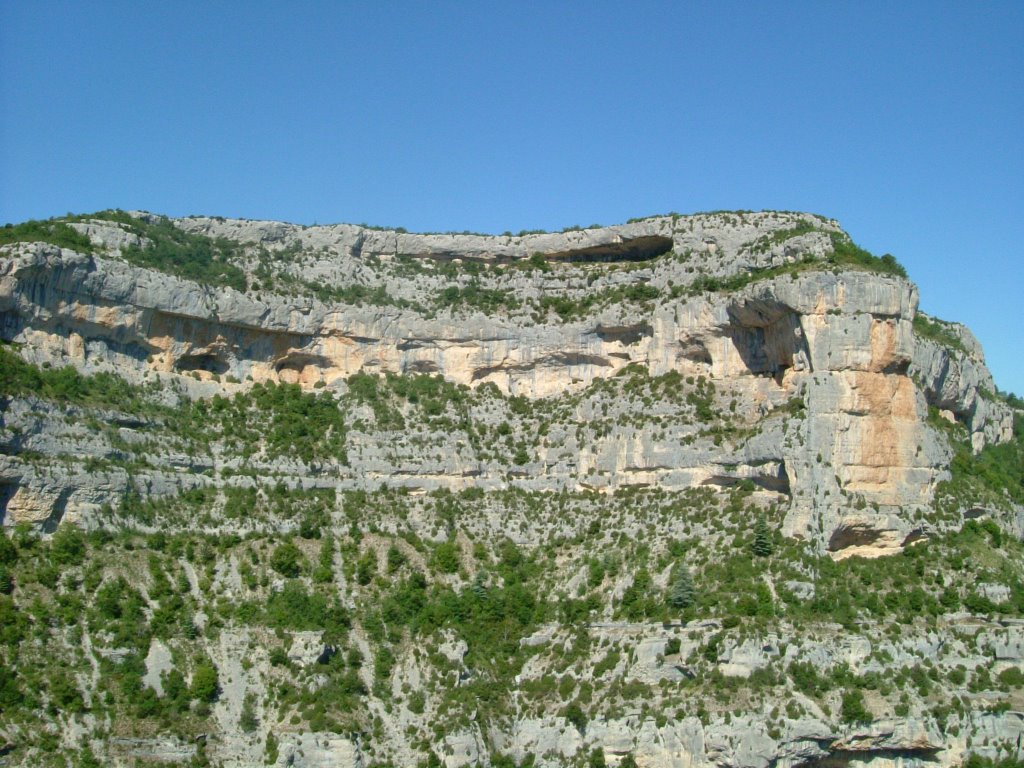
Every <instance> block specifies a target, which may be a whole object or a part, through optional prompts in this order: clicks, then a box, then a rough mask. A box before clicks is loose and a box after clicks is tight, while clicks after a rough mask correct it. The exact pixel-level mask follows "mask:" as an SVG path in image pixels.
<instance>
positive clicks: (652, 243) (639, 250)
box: [544, 235, 673, 264]
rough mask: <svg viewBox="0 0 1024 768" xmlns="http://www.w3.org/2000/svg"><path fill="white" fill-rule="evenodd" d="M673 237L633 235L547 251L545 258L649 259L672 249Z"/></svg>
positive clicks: (577, 261) (580, 261) (582, 260)
mask: <svg viewBox="0 0 1024 768" xmlns="http://www.w3.org/2000/svg"><path fill="white" fill-rule="evenodd" d="M672 244H673V243H672V238H671V237H664V236H662V235H648V236H645V237H631V238H629V239H628V240H620V241H619V242H616V243H604V244H602V245H591V246H588V247H586V248H574V249H572V250H568V251H556V252H554V253H545V254H544V260H545V261H549V262H568V263H570V264H587V263H597V262H606V263H612V262H617V261H648V260H650V259H653V258H656V257H658V256H661V255H663V254H666V253H668V252H669V251H671V250H672Z"/></svg>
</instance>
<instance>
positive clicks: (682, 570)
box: [668, 564, 697, 610]
mask: <svg viewBox="0 0 1024 768" xmlns="http://www.w3.org/2000/svg"><path fill="white" fill-rule="evenodd" d="M696 601H697V590H696V589H695V588H694V586H693V578H691V576H690V569H689V568H687V567H686V566H685V565H682V564H680V565H677V566H676V569H675V574H674V575H673V578H672V587H671V590H670V591H669V597H668V602H669V604H670V605H671V606H672V607H673V608H678V609H679V610H685V609H686V608H689V607H690V606H691V605H693V604H694V603H695V602H696Z"/></svg>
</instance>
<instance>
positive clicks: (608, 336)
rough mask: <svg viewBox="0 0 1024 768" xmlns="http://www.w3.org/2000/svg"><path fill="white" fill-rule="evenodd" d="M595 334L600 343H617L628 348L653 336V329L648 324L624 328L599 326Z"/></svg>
mask: <svg viewBox="0 0 1024 768" xmlns="http://www.w3.org/2000/svg"><path fill="white" fill-rule="evenodd" d="M595 333H596V334H597V337H598V338H599V339H600V340H601V341H604V342H615V341H617V342H619V343H621V344H625V345H626V346H627V347H628V346H630V345H632V344H638V343H639V342H640V341H642V340H643V339H645V338H648V337H650V336H651V335H653V334H654V329H653V328H652V327H651V325H650V323H641V324H640V325H625V326H609V325H599V326H597V329H596V331H595Z"/></svg>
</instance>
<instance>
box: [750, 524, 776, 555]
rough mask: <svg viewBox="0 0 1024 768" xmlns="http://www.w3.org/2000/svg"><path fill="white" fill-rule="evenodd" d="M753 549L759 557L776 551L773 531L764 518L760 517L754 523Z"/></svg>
mask: <svg viewBox="0 0 1024 768" xmlns="http://www.w3.org/2000/svg"><path fill="white" fill-rule="evenodd" d="M752 549H753V550H754V554H755V555H757V556H758V557H768V555H770V554H771V553H772V552H774V551H775V544H774V543H773V542H772V532H771V530H770V529H769V528H768V523H766V522H765V520H764V518H763V517H762V518H758V521H757V523H756V524H755V525H754V544H753V547H752Z"/></svg>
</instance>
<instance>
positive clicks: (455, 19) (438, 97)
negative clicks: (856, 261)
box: [0, 0, 1024, 394]
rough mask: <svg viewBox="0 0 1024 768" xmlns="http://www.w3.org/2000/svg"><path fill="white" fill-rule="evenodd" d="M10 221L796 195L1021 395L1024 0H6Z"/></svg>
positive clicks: (1, 57) (583, 217) (487, 221)
mask: <svg viewBox="0 0 1024 768" xmlns="http://www.w3.org/2000/svg"><path fill="white" fill-rule="evenodd" d="M0 98H2V103H3V104H4V110H3V115H4V116H3V119H2V120H0V222H3V221H21V220H24V219H27V218H33V217H35V218H43V217H48V216H53V215H59V214H63V213H65V212H68V211H74V212H84V211H91V210H97V209H102V208H109V207H121V208H145V209H148V210H153V211H158V212H161V213H166V214H170V215H187V214H192V213H206V214H218V215H224V216H245V217H249V218H275V219H284V220H289V221H296V222H302V223H313V222H319V223H325V222H339V221H348V222H368V223H372V224H382V225H394V226H404V227H406V228H408V229H410V230H414V231H428V230H463V229H469V230H475V231H485V232H501V231H504V230H520V229H540V228H544V229H560V228H562V227H564V226H568V225H574V224H580V225H588V224H591V223H603V224H612V223H617V222H622V221H625V220H626V219H627V218H629V217H632V216H641V215H646V214H651V213H658V212H666V211H670V210H675V211H679V212H681V213H687V212H694V211H701V210H714V209H740V208H742V209H754V210H759V209H764V208H771V209H788V210H808V211H813V212H817V213H822V214H826V215H828V216H833V217H835V218H838V219H839V220H840V221H841V222H842V223H843V225H844V226H845V227H846V229H847V230H848V231H849V232H850V233H851V234H852V235H853V237H854V239H855V240H857V241H858V242H859V243H860V244H861V245H863V246H865V247H867V248H869V249H870V250H872V251H875V252H876V253H884V252H891V253H893V254H894V255H896V257H897V258H899V259H900V260H901V261H902V262H903V263H904V264H905V265H906V266H907V268H908V270H909V271H910V274H911V277H913V279H914V280H916V281H917V283H918V284H919V285H920V287H921V296H922V308H923V309H924V310H925V311H928V312H931V313H933V314H937V315H939V316H941V317H945V318H949V319H956V320H960V321H962V322H965V323H967V324H968V325H969V326H970V327H971V328H972V329H974V331H975V332H976V333H977V335H978V336H979V337H980V338H981V340H982V342H983V344H984V345H985V348H986V352H987V354H988V358H989V363H990V365H991V367H992V369H993V371H994V373H995V376H996V383H997V384H998V385H999V386H1000V387H1001V388H1002V389H1004V390H1011V391H1015V392H1017V393H1021V394H1024V362H1022V358H1024V356H1022V355H1021V354H1020V351H1019V350H1020V346H1021V339H1022V337H1024V327H1022V326H1024V322H1022V320H1021V318H1022V316H1024V313H1022V312H1021V311H1020V308H1019V306H1018V305H1019V303H1020V301H1021V298H1022V289H1024V259H1022V254H1021V248H1020V244H1019V241H1020V238H1019V236H1018V229H1019V228H1020V226H1021V224H1022V222H1024V216H1022V213H1024V210H1022V209H1024V120H1022V118H1024V3H1020V2H1005V3H983V2H970V3H968V2H960V3H947V2H920V3H915V2H905V3H893V2H891V1H890V2H884V3H876V2H856V3H853V2H821V1H820V0H819V1H817V2H809V3H798V2H793V3H769V2H756V1H755V0H750V1H749V2H735V3H734V2H721V1H720V2H707V3H698V2H689V3H683V2H679V3H643V2H631V3H601V2H592V3H580V2H573V3H568V2H543V3H541V2H537V3H529V2H524V3H495V2H458V3H450V2H434V3H414V2H401V3H370V2H367V3H342V2H323V3H295V2H293V3H261V2H246V3H228V2H213V3H210V2H202V3H191V2H175V3H157V2H138V0H135V1H134V2H125V3H104V2H91V3H82V2H76V3H47V2H31V3H25V2H20V1H18V2H14V1H13V0H0Z"/></svg>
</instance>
